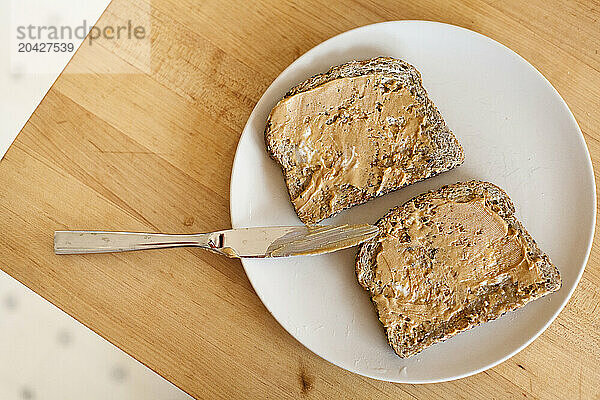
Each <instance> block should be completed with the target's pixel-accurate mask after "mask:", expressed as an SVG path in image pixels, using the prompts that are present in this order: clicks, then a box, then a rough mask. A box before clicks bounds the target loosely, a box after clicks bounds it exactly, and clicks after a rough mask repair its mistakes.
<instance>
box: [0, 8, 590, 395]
mask: <svg viewBox="0 0 600 400" xmlns="http://www.w3.org/2000/svg"><path fill="white" fill-rule="evenodd" d="M148 1H149V0H142V1H139V0H138V1H134V0H114V1H113V2H112V3H111V4H110V6H109V7H108V9H107V11H106V12H105V13H104V14H103V16H102V18H101V20H100V22H99V24H100V25H103V26H106V25H110V24H111V23H116V22H118V21H121V20H123V19H126V18H127V17H128V16H129V15H137V14H139V12H140V7H142V6H146V7H148V6H149V5H151V13H150V18H151V24H152V25H151V35H152V65H151V68H150V69H146V70H147V73H142V71H144V70H145V69H144V68H143V67H144V66H143V65H142V61H141V60H140V59H139V57H138V54H136V52H135V51H132V49H131V48H127V47H119V46H115V45H113V44H112V43H111V42H110V41H101V40H100V41H98V42H96V43H94V45H93V46H83V47H82V48H81V49H80V50H79V51H78V52H77V54H76V55H75V56H74V58H73V60H72V61H71V63H70V64H69V66H68V67H67V69H66V72H74V71H87V72H89V73H87V74H69V73H63V74H62V75H61V77H60V78H59V79H58V80H57V82H56V83H55V84H54V86H53V87H52V89H51V90H50V91H49V93H48V94H47V95H46V97H45V98H44V100H43V101H42V103H41V104H40V106H39V107H38V109H37V110H36V111H35V113H34V114H33V116H32V117H31V119H30V120H29V122H28V123H27V125H26V126H25V128H24V129H23V131H22V132H21V133H20V134H19V136H18V138H17V140H16V141H15V143H14V144H13V145H12V147H11V148H10V150H9V151H8V153H7V155H6V156H5V158H4V159H3V160H2V162H0V210H1V211H0V212H1V215H2V218H0V232H1V233H0V238H1V239H0V254H1V256H0V267H1V268H2V269H3V270H4V271H6V272H7V273H9V274H10V275H11V276H13V277H14V278H16V279H17V280H19V281H20V282H22V283H24V284H25V285H27V286H28V287H29V288H31V289H33V290H34V291H35V292H37V293H39V294H40V295H41V296H43V297H44V298H46V299H47V300H49V301H50V302H52V303H53V304H55V305H56V306H58V307H60V308H61V309H62V310H64V311H66V312H67V313H69V314H70V315H72V316H74V317H75V318H76V319H78V320H79V321H81V322H82V323H84V324H85V325H86V326H88V327H89V328H91V329H92V330H94V331H95V332H97V333H98V334H100V335H101V336H103V337H104V338H106V339H108V340H109V341H110V342H112V343H114V344H115V345H116V346H118V347H120V348H121V349H123V350H125V351H126V352H127V353H129V354H131V355H132V356H134V357H135V358H136V359H138V360H139V361H141V362H142V363H144V364H146V365H148V366H149V367H151V368H152V369H153V370H155V371H156V372H158V373H159V374H161V375H163V376H164V377H165V378H167V379H168V380H170V381H172V382H173V383H174V384H176V385H177V386H179V387H180V388H182V389H183V390H185V391H186V392H188V393H190V394H191V395H193V396H196V397H198V398H209V399H214V398H234V399H241V398H277V399H279V398H301V397H307V398H323V399H328V398H338V397H345V398H376V397H377V398H394V399H398V398H456V397H461V398H485V399H489V398H521V397H525V398H568V399H575V398H598V396H600V384H599V382H600V367H599V366H598V364H599V362H600V316H599V315H600V307H599V306H598V304H599V302H600V287H599V285H600V253H599V251H598V246H594V248H593V250H592V254H591V258H590V261H589V263H588V265H587V268H586V271H585V274H584V275H583V278H582V280H581V282H580V284H579V286H578V288H577V290H576V291H575V294H574V295H573V298H572V299H571V300H570V301H569V303H568V305H567V307H566V308H565V309H564V310H563V311H562V313H561V314H560V316H559V317H558V319H557V320H556V321H555V322H554V323H553V324H552V325H551V326H550V328H549V329H548V330H547V331H546V332H545V333H544V334H543V335H542V336H541V337H540V338H539V339H537V340H536V341H535V342H534V343H533V344H532V345H530V346H529V347H528V348H527V349H525V350H524V351H522V352H521V353H519V354H518V355H516V356H515V357H513V358H511V359H510V360H508V361H506V362H504V363H502V364H500V365H498V366H497V367H495V368H493V369H491V370H488V371H486V372H484V373H480V374H478V375H475V376H472V377H469V378H465V379H461V380H458V381H454V382H448V383H442V384H434V385H403V384H392V383H386V382H379V381H376V380H372V379H368V378H364V377H361V376H358V375H355V374H352V373H350V372H347V371H344V370H342V369H340V368H338V367H336V366H333V365H331V364H329V363H328V362H326V361H324V360H322V359H321V358H319V357H318V356H316V355H314V354H312V353H311V352H310V351H308V350H307V349H305V348H304V347H303V346H302V345H301V344H299V343H298V342H296V341H295V340H294V339H293V338H292V337H291V336H290V335H289V334H287V333H286V332H285V331H284V330H283V329H282V328H281V326H279V324H278V323H277V322H276V321H275V320H274V319H273V317H272V316H271V315H270V314H269V313H268V312H267V310H266V309H265V308H264V306H263V305H262V303H261V302H260V300H259V299H258V297H257V296H256V294H255V293H254V292H253V290H252V288H251V286H250V283H249V282H248V279H247V278H246V276H245V274H244V271H243V269H242V267H241V264H240V262H239V261H234V260H229V259H226V258H223V257H219V256H216V255H213V254H210V253H207V252H204V251H200V250H189V249H188V250H185V249H179V250H166V251H159V252H140V253H129V254H117V255H88V256H75V257H73V256H62V257H59V256H55V255H53V253H52V231H53V230H56V229H72V228H81V227H103V228H106V229H115V230H117V229H124V230H150V231H167V232H168V231H173V232H196V231H211V230H217V229H224V228H228V227H229V226H230V219H229V212H228V204H229V195H228V193H229V178H230V171H231V165H232V161H233V155H234V151H235V148H236V144H237V141H238V138H239V135H240V133H241V131H242V128H243V126H244V123H245V121H246V119H247V117H248V115H249V114H250V112H251V110H252V108H253V107H254V104H255V103H256V102H257V101H258V99H259V98H260V96H261V94H262V93H263V91H264V90H265V89H266V88H267V86H268V85H269V84H270V83H271V81H272V80H273V79H274V78H275V77H276V76H277V75H278V74H279V73H280V72H281V71H282V70H283V69H284V68H285V67H286V66H287V65H289V64H290V63H291V62H292V61H293V60H294V59H296V58H297V57H298V56H300V55H301V54H302V53H304V52H305V51H307V50H308V49H310V48H311V47H313V46H314V45H316V44H318V43H319V42H321V41H323V40H325V39H327V38H329V37H331V36H333V35H335V34H337V33H340V32H343V31H346V30H348V29H351V28H355V27H358V26H361V25H365V24H371V23H374V22H380V21H386V20H400V19H425V20H435V21H442V22H447V23H451V24H456V25H459V26H463V27H466V28H469V29H473V30H475V31H478V32H481V33H483V34H485V35H487V36H490V37H492V38H494V39H496V40H498V41H500V42H501V43H503V44H505V45H507V46H509V47H510V48H512V49H514V50H515V51H517V52H518V53H519V54H521V55H522V56H523V57H525V58H526V59H527V60H528V61H529V62H531V63H532V64H533V65H534V66H535V67H537V68H538V69H539V70H540V71H541V72H542V73H543V74H544V75H545V76H546V77H547V78H548V79H549V80H550V82H551V83H552V84H553V85H554V86H555V87H556V88H557V89H558V91H559V92H560V93H561V95H562V96H563V98H564V99H565V100H566V101H567V103H568V104H569V106H570V107H571V110H573V112H574V114H575V116H576V118H577V120H578V122H579V124H580V126H581V128H582V130H583V132H584V135H585V139H586V141H587V144H588V147H589V149H590V152H591V154H592V159H593V161H594V166H595V169H596V171H600V165H598V163H599V162H600V142H599V140H600V113H598V109H599V108H600V54H598V53H599V51H600V3H598V2H597V1H593V2H592V1H583V0H581V1H560V0H530V1H527V2H523V1H520V0H507V1H501V2H496V1H482V2H477V1H466V0H464V1H446V2H440V1H423V2H415V1H403V2H393V1H389V2H381V3H376V2H373V1H369V0H364V1H346V2H341V1H323V2H321V3H319V2H317V1H306V2H299V1H297V2H290V3H284V2H282V1H277V0H269V1H263V2H238V1H235V0H206V1H195V0H160V1H158V0H157V1H152V3H151V4H148ZM134 50H135V49H134ZM100 67H102V68H104V69H103V70H106V68H110V67H115V68H116V67H118V68H119V70H120V71H123V69H126V70H129V72H134V73H133V74H98V73H96V71H98V70H99V68H100Z"/></svg>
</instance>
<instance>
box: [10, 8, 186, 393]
mask: <svg viewBox="0 0 600 400" xmlns="http://www.w3.org/2000/svg"><path fill="white" fill-rule="evenodd" d="M10 3H11V2H10V1H8V0H3V1H2V3H1V6H0V39H1V40H0V54H1V55H2V56H1V57H0V68H1V69H0V104H1V107H0V159H1V158H2V156H3V155H4V154H5V152H6V151H7V150H8V147H9V145H10V143H12V141H13V140H14V138H15V137H16V136H17V134H18V132H19V131H20V130H21V128H22V127H23V125H24V124H25V122H26V121H27V119H28V118H29V116H30V115H31V113H32V112H33V111H34V109H35V107H36V106H37V105H38V104H39V102H40V101H41V99H42V98H43V96H44V94H45V93H46V92H47V91H48V89H49V88H50V86H51V85H52V83H53V82H54V80H55V79H56V77H57V76H58V73H59V72H60V70H61V68H59V70H58V71H55V72H54V73H45V74H30V73H26V72H27V71H26V68H24V70H23V71H22V72H21V73H11V65H10V62H11V57H10V55H9V44H10V42H11V37H12V35H14V33H13V32H10V31H9V30H10V27H11V17H10V16H11V8H10ZM16 3H17V4H20V5H21V6H24V5H25V4H26V3H28V2H21V1H16ZM43 3H46V5H48V4H50V5H51V7H37V8H31V9H28V10H27V11H28V12H29V13H31V14H32V16H33V17H34V19H35V20H36V21H43V20H47V21H48V22H47V23H48V24H52V23H56V21H57V20H59V19H60V17H61V15H68V16H70V18H71V19H74V20H76V21H81V20H83V19H87V20H88V21H91V22H92V23H93V22H95V21H96V20H97V19H98V17H99V16H100V14H101V13H102V11H103V10H104V9H105V8H106V6H107V5H108V3H109V1H108V0H87V1H86V0H70V1H65V0H61V1H46V0H44V2H43ZM78 46H79V42H77V43H76V44H75V48H77V47H78ZM68 59H69V57H66V58H63V59H61V60H60V62H61V63H62V64H63V66H64V65H66V62H67V61H68ZM0 162H1V161H0ZM48 234H51V233H50V232H49V233H48ZM188 398H190V397H189V396H188V395H186V394H185V393H184V392H182V391H181V390H179V389H177V388H176V387H175V386H173V385H172V384H170V383H169V382H167V381H166V380H164V379H163V378H162V377H160V376H159V375H157V374H155V373H154V372H152V371H151V370H150V369H148V368H146V367H145V366H143V365H142V364H140V363H139V362H137V361H136V360H134V359H133V358H131V357H129V356H128V355H126V354H125V353H124V352H122V351H121V350H119V349H117V348H116V347H114V346H113V345H111V344H110V343H108V342H107V341H106V340H104V339H102V338H101V337H100V336H98V335H96V334H95V333H93V332H92V331H91V330H89V329H87V328H86V327H84V326H83V325H82V324H80V323H79V322H77V321H75V320H74V319H73V318H71V317H69V316H68V315H66V314H65V313H63V312H62V311H60V310H59V309H58V308H56V307H54V306H53V305H51V304H50V303H48V302H47V301H45V300H44V299H42V298H41V297H39V296H38V295H36V294H35V293H33V292H32V291H30V290H29V289H27V288H26V287H24V286H23V285H21V284H20V283H18V282H17V281H15V280H14V279H12V278H11V277H10V276H8V275H7V274H5V273H4V272H1V271H0V399H1V400H13V399H14V400H16V399H23V400H33V399H36V400H37V399H39V400H45V399H48V400H69V399H86V400H94V399H98V400H109V399H114V400H120V399H123V400H125V399H144V400H146V399H149V400H152V399H161V400H176V399H177V400H178V399H188Z"/></svg>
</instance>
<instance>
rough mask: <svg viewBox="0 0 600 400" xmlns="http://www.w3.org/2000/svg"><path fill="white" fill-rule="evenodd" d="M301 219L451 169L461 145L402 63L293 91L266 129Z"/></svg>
mask: <svg viewBox="0 0 600 400" xmlns="http://www.w3.org/2000/svg"><path fill="white" fill-rule="evenodd" d="M265 142H266V146H267V151H268V153H269V155H270V156H271V158H273V159H274V160H276V161H277V162H278V163H279V165H280V166H281V168H282V170H283V173H284V177H285V182H286V184H287V187H288V192H289V195H290V199H291V201H292V203H293V205H294V208H295V210H296V213H297V214H298V217H299V218H300V220H301V221H302V222H304V223H306V224H314V223H317V222H319V221H321V220H323V219H324V218H328V217H331V216H332V215H334V214H336V213H338V212H339V211H341V210H344V209H346V208H349V207H352V206H354V205H357V204H361V203H364V202H366V201H367V200H369V199H371V198H374V197H377V196H381V195H383V194H385V193H388V192H390V191H393V190H396V189H399V188H401V187H404V186H407V185H410V184H412V183H415V182H418V181H421V180H423V179H426V178H429V177H431V176H434V175H437V174H439V173H441V172H444V171H448V170H450V169H452V168H454V167H456V166H458V165H460V164H461V163H462V162H463V160H464V153H463V150H462V147H461V146H460V144H459V143H458V140H457V139H456V138H455V137H454V135H453V134H452V132H450V130H449V129H448V127H447V126H446V123H445V122H444V120H443V118H442V116H441V115H440V112H439V111H438V110H437V108H436V107H435V106H434V104H433V102H432V101H431V100H430V99H429V97H428V96H427V92H426V91H425V89H424V88H423V85H422V84H421V75H420V74H419V72H418V71H417V70H416V69H415V68H414V67H413V66H411V65H409V64H407V63H405V62H404V61H401V60H397V59H393V58H389V57H379V58H374V59H372V60H365V61H352V62H349V63H347V64H343V65H339V66H335V67H332V68H331V69H330V70H329V71H327V72H325V73H323V74H319V75H315V76H313V77H312V78H310V79H308V80H306V81H304V82H302V83H300V84H299V85H297V86H296V87H294V88H292V89H291V90H290V91H289V92H288V93H287V94H286V95H285V97H284V98H283V99H282V100H281V101H280V102H279V103H278V104H277V105H276V106H275V107H274V108H273V110H272V111H271V114H270V115H269V119H268V121H267V125H266V128H265Z"/></svg>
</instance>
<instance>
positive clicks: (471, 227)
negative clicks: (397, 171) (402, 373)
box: [356, 181, 561, 357]
mask: <svg viewBox="0 0 600 400" xmlns="http://www.w3.org/2000/svg"><path fill="white" fill-rule="evenodd" d="M377 226H378V227H379V228H380V233H379V235H378V236H377V237H375V238H373V239H371V240H369V241H367V242H365V243H364V244H362V245H361V247H360V250H359V252H358V255H357V258H356V274H357V277H358V281H359V283H360V284H361V285H362V286H363V287H364V288H365V289H366V290H368V291H369V292H370V295H371V299H372V301H373V303H374V304H375V307H376V309H377V313H378V315H379V320H380V321H381V322H382V324H383V326H384V329H385V333H386V335H387V338H388V342H389V343H390V345H391V346H392V348H393V349H394V351H395V352H396V353H397V354H398V355H399V356H400V357H409V356H411V355H413V354H416V353H418V352H420V351H422V350H423V349H425V348H426V347H427V346H430V345H432V344H434V343H436V342H440V341H442V340H445V339H447V338H449V337H451V336H454V335H456V334H457V333H459V332H461V331H464V330H467V329H470V328H472V327H474V326H476V325H478V324H480V323H483V322H486V321H490V320H492V319H495V318H498V317H499V316H501V315H502V314H504V313H505V312H507V311H511V310H515V309H517V308H520V307H523V306H524V305H525V304H527V303H529V302H530V301H532V300H535V299H537V298H539V297H541V296H544V295H546V294H548V293H551V292H554V291H556V290H558V289H559V288H560V286H561V279H560V274H559V272H558V269H557V268H556V267H555V266H554V265H553V264H552V262H551V261H550V259H549V258H548V256H547V255H546V254H545V253H543V252H542V251H541V250H540V249H539V248H538V246H537V244H536V243H535V241H534V240H533V239H532V238H531V236H530V235H529V233H527V231H526V230H525V228H524V227H523V225H521V223H520V222H519V221H517V219H516V217H515V210H514V206H513V204H512V202H511V200H510V199H509V197H508V195H507V194H506V193H505V192H504V191H503V190H502V189H500V188H499V187H497V186H495V185H493V184H491V183H488V182H481V181H470V182H462V183H460V182H459V183H456V184H453V185H448V186H443V187H441V188H440V189H438V190H434V191H431V192H428V193H424V194H421V195H419V196H416V197H414V198H413V199H411V200H409V201H407V202H406V203H404V204H403V205H402V206H399V207H397V208H394V209H392V210H390V211H389V212H388V213H387V214H386V215H385V216H384V217H383V218H381V219H380V220H379V221H378V222H377Z"/></svg>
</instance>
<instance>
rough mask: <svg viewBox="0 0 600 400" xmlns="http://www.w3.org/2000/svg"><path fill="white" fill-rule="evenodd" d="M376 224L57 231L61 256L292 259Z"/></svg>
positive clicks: (358, 236) (361, 237)
mask: <svg viewBox="0 0 600 400" xmlns="http://www.w3.org/2000/svg"><path fill="white" fill-rule="evenodd" d="M377 233H378V228H377V227H376V226H373V225H368V224H362V225H339V226H320V225H317V226H276V227H263V228H238V229H229V230H225V231H218V232H210V233H197V234H164V233H142V232H104V231H56V232H54V252H55V253H56V254H85V253H111V252H119V251H130V250H146V249H163V248H167V247H186V246H188V247H201V248H203V249H206V250H210V251H213V252H215V253H219V254H223V255H225V256H227V257H233V258H241V257H287V256H295V255H308V254H324V253H329V252H332V251H336V250H341V249H345V248H347V247H352V246H356V245H358V244H360V243H362V242H364V241H366V240H369V239H371V238H373V237H374V236H375V235H377Z"/></svg>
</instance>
